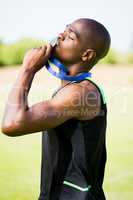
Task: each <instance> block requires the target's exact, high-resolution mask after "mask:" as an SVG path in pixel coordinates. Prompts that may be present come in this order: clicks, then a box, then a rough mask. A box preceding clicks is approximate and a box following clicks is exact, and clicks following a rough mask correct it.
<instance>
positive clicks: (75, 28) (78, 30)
mask: <svg viewBox="0 0 133 200" xmlns="http://www.w3.org/2000/svg"><path fill="white" fill-rule="evenodd" d="M66 27H68V28H69V30H71V31H72V32H74V33H75V34H77V36H78V37H79V38H82V36H84V33H85V26H84V24H83V23H81V22H80V21H74V22H72V23H71V24H68V25H67V26H66Z"/></svg>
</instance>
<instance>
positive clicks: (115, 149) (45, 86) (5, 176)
mask: <svg viewBox="0 0 133 200" xmlns="http://www.w3.org/2000/svg"><path fill="white" fill-rule="evenodd" d="M18 69H19V68H16V67H13V68H5V69H4V68H3V69H0V94H1V95H0V120H1V118H2V114H3V109H4V105H5V101H6V99H7V95H8V94H9V91H10V89H11V87H12V84H13V82H14V81H15V78H16V76H17V73H18ZM93 71H94V74H95V78H96V79H97V81H98V82H100V83H102V85H104V88H105V89H106V95H107V102H108V127H107V151H108V161H107V165H106V174H105V180H104V190H105V193H106V196H107V200H118V199H120V200H132V199H133V116H132V113H133V67H132V66H130V67H128V66H125V67H120V66H118V67H117V66H113V67H111V66H108V67H106V66H103V67H101V66H98V67H97V68H96V69H94V70H93ZM58 84H59V82H58V81H57V80H56V79H54V78H52V77H51V76H50V75H49V74H47V72H46V71H43V70H42V71H40V72H39V73H38V74H37V76H36V77H35V81H34V82H33V87H32V89H31V91H30V96H29V103H30V105H31V104H33V103H35V102H39V101H42V100H43V99H47V98H49V97H50V95H51V93H52V92H53V91H54V90H55V89H56V88H57V86H58ZM40 163H41V134H40V133H36V134H33V135H27V136H21V137H17V138H15V137H14V138H11V137H7V136H5V135H3V134H1V135H0V200H37V197H38V195H39V184H40Z"/></svg>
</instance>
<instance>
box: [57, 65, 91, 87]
mask: <svg viewBox="0 0 133 200" xmlns="http://www.w3.org/2000/svg"><path fill="white" fill-rule="evenodd" d="M85 68H87V67H85V66H84V65H83V63H82V64H81V63H79V64H74V65H71V66H68V71H69V75H70V76H76V75H77V74H80V73H83V72H88V70H87V69H85ZM68 82H69V81H65V80H61V85H62V86H63V85H65V84H67V83H68Z"/></svg>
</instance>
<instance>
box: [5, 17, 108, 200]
mask: <svg viewBox="0 0 133 200" xmlns="http://www.w3.org/2000/svg"><path fill="white" fill-rule="evenodd" d="M109 47H110V35H109V33H108V31H107V30H106V28H105V27H104V26H103V25H102V24H100V23H98V22H97V21H95V20H92V19H86V18H83V19H78V20H76V21H74V22H73V23H71V24H70V25H68V26H67V27H66V29H65V31H64V32H63V33H61V34H59V36H58V44H57V45H56V46H55V47H52V46H51V45H49V44H48V45H44V46H42V47H40V48H38V49H32V50H30V51H29V52H28V53H27V54H26V56H25V57H24V61H23V65H22V68H21V70H20V73H19V76H18V78H17V80H16V83H15V84H14V87H13V89H12V91H11V93H10V95H9V99H8V103H7V105H6V109H5V114H4V118H3V124H2V131H3V133H5V134H6V135H9V136H20V135H25V134H30V133H34V132H39V131H43V137H42V171H41V193H40V197H39V200H57V199H58V200H105V196H104V192H103V189H102V183H103V178H104V168H105V162H106V147H105V132H106V113H107V112H106V102H105V100H104V97H103V95H102V92H101V90H100V89H99V87H98V86H97V85H96V84H95V83H94V82H93V81H92V80H91V79H85V80H83V81H79V82H76V81H73V82H71V81H70V82H68V81H62V84H61V88H60V89H59V90H58V91H57V92H56V93H55V94H54V95H53V97H52V98H51V99H50V100H48V101H43V102H40V103H37V104H35V105H33V106H32V107H29V106H28V101H27V97H28V93H29V90H30V87H31V84H32V81H33V78H34V76H35V74H36V73H37V71H39V70H40V69H41V68H42V67H43V66H44V65H45V64H46V62H47V61H48V59H49V58H50V56H51V55H52V56H55V57H56V58H57V59H59V60H60V61H61V62H62V63H63V64H64V65H65V66H66V67H67V69H68V70H69V75H72V76H75V75H77V74H80V73H83V72H87V71H89V70H90V69H91V68H92V67H93V66H94V65H95V64H96V63H97V62H98V61H99V60H100V59H101V58H103V57H104V56H105V55H106V54H107V52H108V50H109Z"/></svg>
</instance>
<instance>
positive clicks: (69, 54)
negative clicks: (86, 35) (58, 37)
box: [57, 45, 81, 62]
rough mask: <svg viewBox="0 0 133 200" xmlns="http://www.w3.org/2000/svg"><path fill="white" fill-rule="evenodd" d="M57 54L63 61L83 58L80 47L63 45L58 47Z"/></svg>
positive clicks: (75, 60)
mask: <svg viewBox="0 0 133 200" xmlns="http://www.w3.org/2000/svg"><path fill="white" fill-rule="evenodd" d="M57 54H58V57H59V58H60V59H61V60H62V61H67V62H77V61H79V60H80V59H81V52H80V50H79V48H78V47H72V46H67V47H66V46H63V45H62V46H61V47H60V48H59V49H57Z"/></svg>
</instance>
